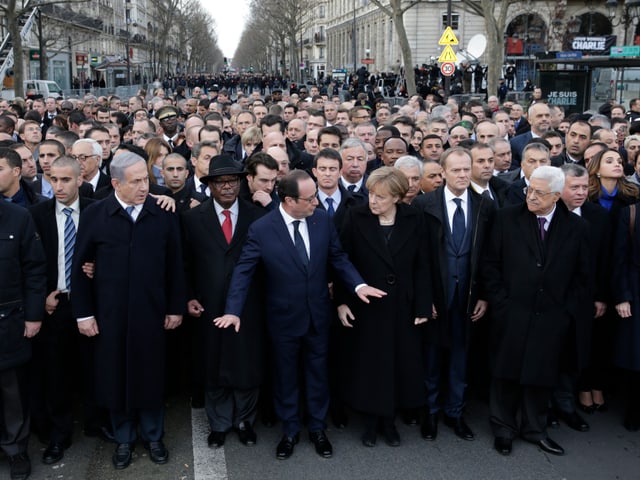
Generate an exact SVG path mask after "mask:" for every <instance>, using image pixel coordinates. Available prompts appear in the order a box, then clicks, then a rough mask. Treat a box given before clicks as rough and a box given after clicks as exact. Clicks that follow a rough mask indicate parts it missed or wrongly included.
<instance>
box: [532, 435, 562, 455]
mask: <svg viewBox="0 0 640 480" xmlns="http://www.w3.org/2000/svg"><path fill="white" fill-rule="evenodd" d="M537 444H538V446H539V447H540V448H541V449H542V450H544V451H545V452H547V453H550V454H552V455H564V448H562V447H561V446H560V445H558V444H557V443H556V442H554V441H553V440H551V439H550V438H549V437H547V438H543V439H542V440H538V442H537Z"/></svg>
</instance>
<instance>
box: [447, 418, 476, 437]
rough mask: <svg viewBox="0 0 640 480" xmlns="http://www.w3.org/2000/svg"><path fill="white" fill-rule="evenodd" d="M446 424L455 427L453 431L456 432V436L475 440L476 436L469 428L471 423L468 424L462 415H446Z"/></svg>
mask: <svg viewBox="0 0 640 480" xmlns="http://www.w3.org/2000/svg"><path fill="white" fill-rule="evenodd" d="M444 424H445V425H446V426H447V427H450V428H453V432H454V433H455V434H456V436H457V437H459V438H461V439H463V440H473V439H474V438H475V435H474V434H473V432H472V431H471V429H470V428H469V425H467V422H465V421H464V418H463V417H461V416H460V417H458V418H454V417H449V416H447V415H445V416H444Z"/></svg>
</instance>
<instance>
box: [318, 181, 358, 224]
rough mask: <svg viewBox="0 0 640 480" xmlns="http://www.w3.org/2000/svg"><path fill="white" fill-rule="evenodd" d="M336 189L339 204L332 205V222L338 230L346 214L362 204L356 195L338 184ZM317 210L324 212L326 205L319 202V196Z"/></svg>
mask: <svg viewBox="0 0 640 480" xmlns="http://www.w3.org/2000/svg"><path fill="white" fill-rule="evenodd" d="M338 189H339V190H340V197H341V198H340V204H339V205H337V206H336V205H334V206H333V208H334V214H333V221H334V223H335V225H336V228H337V229H338V230H340V227H341V226H342V223H343V222H344V219H345V217H346V216H347V212H348V211H349V210H350V209H351V208H352V207H355V206H356V205H359V204H361V203H362V202H361V201H359V200H358V199H357V198H356V196H355V195H356V194H353V193H351V192H349V190H347V189H346V188H344V187H343V186H342V184H341V183H340V182H338ZM318 208H320V209H321V210H324V211H326V210H327V208H326V205H325V204H324V203H323V202H321V201H320V196H319V195H318Z"/></svg>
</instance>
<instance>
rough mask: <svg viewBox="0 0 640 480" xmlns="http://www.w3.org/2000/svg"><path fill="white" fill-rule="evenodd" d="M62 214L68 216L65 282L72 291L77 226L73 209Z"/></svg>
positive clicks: (63, 210) (65, 209)
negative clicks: (72, 263)
mask: <svg viewBox="0 0 640 480" xmlns="http://www.w3.org/2000/svg"><path fill="white" fill-rule="evenodd" d="M62 213H64V214H65V215H66V216H67V218H66V219H65V221H64V280H65V283H66V285H67V290H69V291H71V261H72V260H73V247H74V246H75V244H76V225H75V223H73V218H72V217H71V214H72V213H73V209H72V208H69V207H66V208H63V209H62Z"/></svg>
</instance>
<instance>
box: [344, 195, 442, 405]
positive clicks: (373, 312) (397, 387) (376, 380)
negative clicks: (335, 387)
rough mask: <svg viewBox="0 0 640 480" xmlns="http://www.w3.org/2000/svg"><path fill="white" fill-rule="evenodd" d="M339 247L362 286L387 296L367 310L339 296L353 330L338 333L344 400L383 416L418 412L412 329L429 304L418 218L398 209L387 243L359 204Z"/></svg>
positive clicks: (417, 345)
mask: <svg viewBox="0 0 640 480" xmlns="http://www.w3.org/2000/svg"><path fill="white" fill-rule="evenodd" d="M340 240H341V243H342V245H343V248H344V249H345V251H346V252H347V254H348V255H349V258H350V259H351V261H352V262H353V264H354V266H355V267H356V268H357V269H358V271H359V272H360V274H361V275H362V277H363V278H364V280H365V282H367V284H368V285H370V286H372V287H375V288H379V289H380V290H383V291H385V292H386V293H387V295H386V296H385V297H383V298H379V299H377V298H372V299H371V303H369V304H366V303H364V302H361V301H360V300H359V299H358V298H356V297H354V296H353V295H345V296H344V297H343V296H342V295H337V297H338V301H339V302H340V303H341V300H343V299H345V300H346V304H347V305H348V306H349V308H350V309H351V311H352V313H353V314H354V316H355V320H354V321H353V322H352V325H353V329H352V330H351V329H348V330H347V329H345V330H344V334H345V335H346V336H347V338H346V339H345V342H344V343H345V346H346V351H345V352H344V359H345V361H344V365H343V368H344V373H345V375H344V382H343V383H344V385H343V388H342V391H344V394H345V400H346V401H347V403H349V404H350V405H351V406H352V407H353V408H355V409H357V410H359V411H363V412H367V413H370V414H374V415H378V416H385V417H391V416H393V414H394V412H395V409H396V408H398V407H404V408H410V407H418V406H421V405H424V402H425V395H424V372H423V364H424V362H423V361H422V334H421V329H422V326H421V325H415V324H414V320H415V318H416V317H426V318H428V317H430V316H431V305H432V295H431V285H430V271H429V256H428V254H427V252H426V249H425V247H424V246H425V243H424V240H425V230H424V220H423V215H422V213H421V212H420V211H418V210H416V209H414V208H413V207H411V206H409V205H406V204H404V203H402V204H399V205H398V207H397V212H396V218H395V225H394V226H393V230H392V233H391V236H390V238H389V241H388V242H386V241H385V237H384V234H383V231H382V229H381V227H380V224H379V222H378V217H377V216H376V215H374V214H373V213H371V211H370V209H369V205H368V204H365V205H358V206H355V207H352V208H351V209H349V211H348V212H347V216H346V219H345V221H344V223H343V224H342V228H341V230H340Z"/></svg>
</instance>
